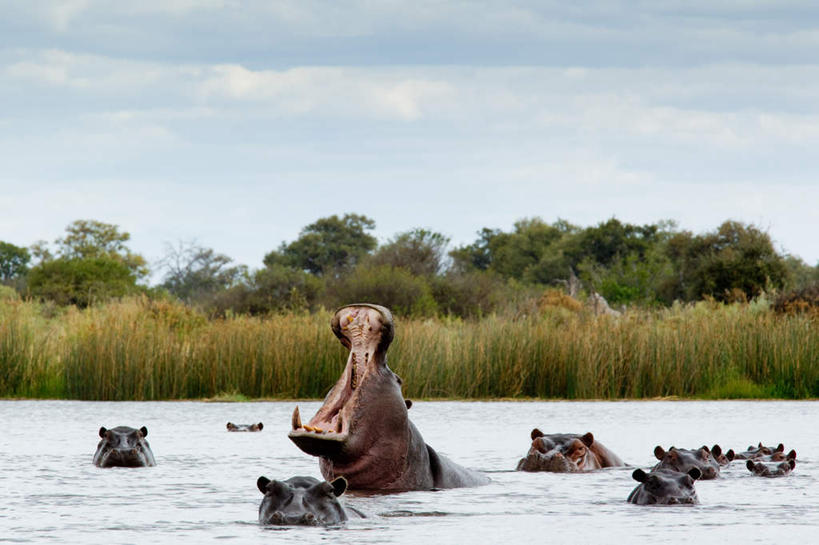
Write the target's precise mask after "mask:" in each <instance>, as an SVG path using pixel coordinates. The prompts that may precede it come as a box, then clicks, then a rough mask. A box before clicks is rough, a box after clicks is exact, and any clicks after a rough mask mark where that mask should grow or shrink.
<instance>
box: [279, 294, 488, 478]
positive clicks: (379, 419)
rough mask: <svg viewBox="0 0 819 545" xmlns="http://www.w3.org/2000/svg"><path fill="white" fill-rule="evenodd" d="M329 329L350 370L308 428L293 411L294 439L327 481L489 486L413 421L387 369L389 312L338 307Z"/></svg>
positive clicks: (376, 307) (369, 307)
mask: <svg viewBox="0 0 819 545" xmlns="http://www.w3.org/2000/svg"><path fill="white" fill-rule="evenodd" d="M330 325H331V328H332V330H333V333H335V335H336V337H338V338H339V340H340V341H341V343H342V344H343V345H344V346H345V347H346V348H347V349H349V350H350V355H349V357H348V359H347V365H346V366H345V368H344V371H343V372H342V374H341V378H339V379H338V382H336V384H335V386H333V388H332V389H331V390H330V392H329V393H328V394H327V397H325V398H324V404H323V405H322V406H321V408H319V410H318V412H316V414H315V416H313V418H311V419H310V421H309V422H308V423H307V424H302V421H301V417H300V415H299V409H298V407H296V409H295V410H294V411H293V418H292V431H291V432H290V433H289V435H288V437H290V439H291V440H292V441H293V442H294V443H295V444H296V445H297V446H298V447H299V448H300V449H301V450H303V451H304V452H306V453H307V454H311V455H313V456H318V457H319V458H320V462H319V465H320V468H321V473H322V475H324V478H325V479H327V480H328V481H332V480H333V479H335V478H336V477H340V476H343V477H345V478H346V479H347V481H348V482H349V486H350V488H351V489H369V490H385V491H399V490H429V489H432V488H457V487H462V486H478V485H482V484H487V483H488V482H489V479H488V478H487V477H486V476H484V475H482V474H480V473H478V472H476V471H472V470H470V469H466V468H464V467H461V466H459V465H457V464H455V463H453V462H451V461H450V460H449V459H447V458H446V457H444V456H441V455H440V454H438V453H437V452H435V450H433V449H432V447H430V446H429V445H427V444H426V443H425V442H424V439H423V438H422V437H421V433H420V432H419V431H418V429H417V428H416V427H415V426H414V425H413V424H412V422H410V420H409V418H408V415H407V407H408V406H409V405H410V403H407V402H405V400H404V397H403V396H402V395H401V379H400V378H399V377H398V375H396V374H395V373H393V372H392V370H391V369H390V368H389V367H388V366H387V348H388V347H389V346H390V343H391V342H392V339H393V336H394V325H393V320H392V314H391V313H390V311H389V310H387V309H386V308H385V307H382V306H379V305H370V304H355V305H349V306H345V307H342V308H340V309H339V310H338V311H337V312H336V314H335V315H334V316H333V319H332V321H331V324H330Z"/></svg>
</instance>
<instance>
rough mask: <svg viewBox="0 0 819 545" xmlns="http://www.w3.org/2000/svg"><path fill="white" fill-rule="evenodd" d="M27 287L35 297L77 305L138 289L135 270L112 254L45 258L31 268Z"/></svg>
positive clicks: (61, 303) (86, 304) (84, 305)
mask: <svg viewBox="0 0 819 545" xmlns="http://www.w3.org/2000/svg"><path fill="white" fill-rule="evenodd" d="M28 287H29V290H30V291H31V294H32V295H33V296H35V297H40V298H43V299H50V300H52V301H54V302H56V303H57V304H59V305H77V306H78V307H87V306H88V305H90V304H92V303H95V302H98V301H103V300H106V299H109V298H111V297H122V296H125V295H129V294H131V293H135V292H137V291H138V288H137V285H136V276H135V275H134V272H133V271H132V270H131V269H130V268H128V266H127V265H125V264H124V263H122V262H121V261H119V260H116V259H111V258H110V257H88V258H84V259H69V258H65V257H60V258H57V259H52V260H51V261H44V262H42V263H40V264H38V265H37V266H36V267H32V269H31V271H29V275H28Z"/></svg>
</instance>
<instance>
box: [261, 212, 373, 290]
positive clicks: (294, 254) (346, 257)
mask: <svg viewBox="0 0 819 545" xmlns="http://www.w3.org/2000/svg"><path fill="white" fill-rule="evenodd" d="M374 228H375V222H374V221H373V220H371V219H370V218H368V217H366V216H362V215H358V214H345V215H344V217H341V218H339V217H338V216H336V215H333V216H330V217H328V218H320V219H319V220H317V221H316V222H315V223H311V224H310V225H308V226H307V227H305V228H304V229H302V231H301V233H300V234H299V238H297V239H296V240H294V241H293V242H291V243H290V244H284V243H282V245H281V246H280V247H279V249H278V250H274V251H272V252H270V253H269V254H267V255H266V256H265V258H264V263H265V265H267V266H272V265H284V266H286V267H293V268H296V269H300V270H304V271H307V272H309V273H312V274H315V275H319V276H327V275H329V276H338V275H341V274H343V273H344V272H345V271H349V270H352V269H353V268H354V267H355V266H356V264H357V263H358V262H359V261H360V260H361V259H362V258H363V257H364V256H365V255H367V254H368V253H369V252H371V251H372V250H373V249H374V248H375V247H376V245H377V244H378V241H377V240H376V238H375V237H374V236H372V235H370V234H369V233H367V231H370V230H372V229H374Z"/></svg>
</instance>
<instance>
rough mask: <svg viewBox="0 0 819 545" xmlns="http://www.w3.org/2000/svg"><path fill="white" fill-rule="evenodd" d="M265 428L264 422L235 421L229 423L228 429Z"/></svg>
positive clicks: (255, 429) (249, 429) (256, 429)
mask: <svg viewBox="0 0 819 545" xmlns="http://www.w3.org/2000/svg"><path fill="white" fill-rule="evenodd" d="M263 428H264V424H262V423H261V422H258V423H256V424H234V423H233V422H228V423H227V431H262V429H263Z"/></svg>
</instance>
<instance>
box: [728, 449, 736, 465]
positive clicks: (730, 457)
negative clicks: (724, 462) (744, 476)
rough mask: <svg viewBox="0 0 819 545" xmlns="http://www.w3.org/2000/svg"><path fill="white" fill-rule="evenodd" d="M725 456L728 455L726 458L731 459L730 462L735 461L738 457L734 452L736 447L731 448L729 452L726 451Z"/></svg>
mask: <svg viewBox="0 0 819 545" xmlns="http://www.w3.org/2000/svg"><path fill="white" fill-rule="evenodd" d="M725 457H726V458H728V461H729V462H733V461H734V458H736V457H737V455H736V453H735V452H734V449H732V448H729V449H728V452H726V453H725Z"/></svg>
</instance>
